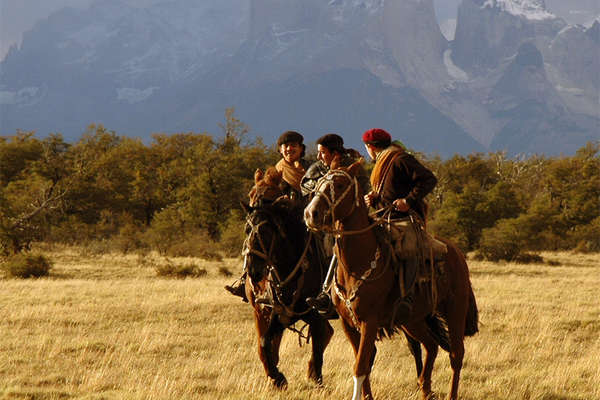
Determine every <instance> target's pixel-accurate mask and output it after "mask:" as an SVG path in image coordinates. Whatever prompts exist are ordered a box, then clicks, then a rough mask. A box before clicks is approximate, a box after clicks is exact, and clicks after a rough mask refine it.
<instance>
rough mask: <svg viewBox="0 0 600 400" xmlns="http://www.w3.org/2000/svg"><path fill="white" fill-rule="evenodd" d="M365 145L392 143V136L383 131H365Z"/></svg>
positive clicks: (374, 129)
mask: <svg viewBox="0 0 600 400" xmlns="http://www.w3.org/2000/svg"><path fill="white" fill-rule="evenodd" d="M362 140H363V142H365V143H378V142H388V143H389V142H391V141H392V136H391V135H390V134H389V133H387V132H386V131H384V130H383V129H379V128H373V129H369V130H368V131H365V133H363V137H362Z"/></svg>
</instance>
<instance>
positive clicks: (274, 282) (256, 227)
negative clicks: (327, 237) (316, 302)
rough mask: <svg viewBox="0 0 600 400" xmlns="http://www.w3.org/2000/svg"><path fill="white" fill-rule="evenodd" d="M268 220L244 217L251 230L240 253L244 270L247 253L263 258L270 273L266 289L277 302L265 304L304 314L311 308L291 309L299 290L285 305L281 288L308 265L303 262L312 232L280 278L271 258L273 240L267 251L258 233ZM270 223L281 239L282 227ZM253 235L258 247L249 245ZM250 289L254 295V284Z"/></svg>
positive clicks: (292, 314) (292, 313) (275, 222)
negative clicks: (294, 262) (287, 270)
mask: <svg viewBox="0 0 600 400" xmlns="http://www.w3.org/2000/svg"><path fill="white" fill-rule="evenodd" d="M267 214H270V213H268V212H267ZM268 222H269V221H268V220H263V221H260V222H259V223H257V224H256V223H254V222H253V221H252V218H251V215H249V216H248V217H247V218H246V223H247V224H248V226H250V229H251V230H250V233H249V234H248V237H247V238H246V240H245V241H244V249H243V251H242V254H243V255H244V270H246V268H247V265H248V254H254V255H256V256H258V257H259V258H261V259H263V260H264V261H265V264H266V269H267V271H268V272H269V273H270V274H271V278H267V282H268V284H269V285H268V289H267V290H268V291H269V292H270V293H271V295H272V298H273V300H277V304H267V305H270V306H272V307H277V306H279V307H281V308H283V310H284V311H285V313H286V314H287V315H288V316H294V315H304V314H306V313H308V312H310V311H311V309H310V308H308V309H307V310H306V311H304V312H295V311H293V308H294V305H295V303H296V301H297V300H298V296H299V294H300V291H299V290H297V291H296V292H295V293H294V299H293V300H292V303H291V304H289V305H286V304H285V303H283V301H282V299H283V293H282V289H283V287H285V286H286V285H287V284H289V283H290V282H291V281H292V279H293V277H294V276H295V275H296V273H297V272H298V271H299V270H300V269H302V271H303V272H304V271H306V270H307V269H308V265H307V263H305V260H306V254H307V253H308V249H309V247H310V242H311V240H312V238H313V233H312V232H310V234H309V236H308V238H307V239H306V244H305V247H304V250H303V252H302V255H301V256H300V258H299V259H298V262H297V263H296V265H295V266H294V268H293V269H292V271H291V272H290V273H289V274H288V276H287V277H285V279H283V280H282V279H281V276H280V275H279V272H278V271H277V268H276V264H275V261H274V260H273V255H272V254H273V250H274V248H275V240H271V245H270V246H269V250H268V251H267V247H266V245H265V241H264V240H263V238H262V236H261V235H260V227H261V226H263V225H265V224H267V223H268ZM272 223H273V224H274V225H275V226H276V227H277V231H278V232H277V233H278V234H279V235H280V236H281V237H282V238H283V239H285V237H286V234H285V231H284V230H283V228H282V227H281V224H279V223H278V222H277V221H272ZM254 236H256V237H257V238H258V243H259V245H260V249H255V248H253V247H251V245H250V243H251V242H252V239H253V238H254ZM252 291H253V292H254V295H255V296H256V295H257V293H256V292H255V291H254V285H252Z"/></svg>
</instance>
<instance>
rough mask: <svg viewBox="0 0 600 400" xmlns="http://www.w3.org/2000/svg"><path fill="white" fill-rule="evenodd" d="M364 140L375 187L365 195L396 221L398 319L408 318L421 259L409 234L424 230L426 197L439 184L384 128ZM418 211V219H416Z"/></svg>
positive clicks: (371, 131)
mask: <svg viewBox="0 0 600 400" xmlns="http://www.w3.org/2000/svg"><path fill="white" fill-rule="evenodd" d="M362 139H363V142H364V143H365V148H366V150H367V152H368V153H369V156H370V157H371V158H372V159H373V160H374V161H375V167H374V168H373V171H372V172H371V187H372V190H371V192H369V193H368V194H366V195H365V203H366V204H367V206H369V207H374V208H384V209H386V210H388V209H389V210H390V211H389V212H390V217H391V219H392V220H393V221H394V222H392V223H391V226H390V230H391V234H392V240H393V241H394V247H395V251H396V255H397V257H398V259H399V260H400V261H402V264H403V268H402V269H403V275H404V279H402V280H401V281H403V282H404V287H403V288H401V292H402V293H403V299H402V301H401V302H400V303H399V305H398V309H397V311H396V316H397V318H398V319H399V320H402V319H404V320H407V319H408V318H409V315H410V312H411V310H412V296H411V293H412V287H413V284H414V281H415V279H416V273H417V267H418V262H419V249H418V248H417V247H418V246H417V243H416V242H417V239H416V236H415V237H414V240H409V237H410V234H411V233H413V232H416V231H423V227H424V221H425V213H426V204H425V200H424V198H425V196H427V194H429V193H430V192H431V191H432V190H433V188H434V187H435V185H436V184H437V178H436V177H435V175H433V173H432V172H431V171H430V170H429V169H428V168H427V167H425V166H424V165H423V164H421V163H420V162H419V161H418V160H417V159H416V158H415V157H413V156H412V155H411V154H409V153H408V152H406V151H405V150H404V148H403V147H402V146H399V145H397V144H394V143H392V137H391V136H390V134H389V133H387V132H386V131H385V130H383V129H379V128H374V129H369V130H367V131H366V132H365V133H364V134H363V136H362ZM415 214H416V215H417V216H418V217H419V218H415ZM419 219H420V221H418V220H419ZM411 225H413V226H411Z"/></svg>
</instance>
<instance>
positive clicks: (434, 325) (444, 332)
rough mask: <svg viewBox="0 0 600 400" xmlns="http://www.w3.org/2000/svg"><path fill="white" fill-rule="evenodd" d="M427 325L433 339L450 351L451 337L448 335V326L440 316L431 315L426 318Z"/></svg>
mask: <svg viewBox="0 0 600 400" xmlns="http://www.w3.org/2000/svg"><path fill="white" fill-rule="evenodd" d="M425 323H426V324H427V327H428V328H429V333H430V334H431V336H433V339H434V340H435V341H436V342H437V344H438V345H439V346H440V347H441V348H442V349H444V350H446V351H448V352H449V351H450V336H449V335H448V324H447V323H446V321H445V320H444V319H443V318H442V317H441V316H440V315H438V314H430V315H428V316H427V317H425Z"/></svg>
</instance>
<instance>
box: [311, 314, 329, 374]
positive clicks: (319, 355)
mask: <svg viewBox="0 0 600 400" xmlns="http://www.w3.org/2000/svg"><path fill="white" fill-rule="evenodd" d="M310 336H311V338H312V357H311V359H310V361H309V362H308V378H309V379H312V380H313V381H315V382H316V383H318V384H319V385H320V384H322V383H323V372H322V371H323V353H324V352H325V348H326V347H327V345H328V344H329V341H330V340H331V337H332V336H333V328H332V327H331V325H330V324H329V322H327V320H325V319H322V318H315V320H314V321H312V322H311V323H310Z"/></svg>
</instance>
